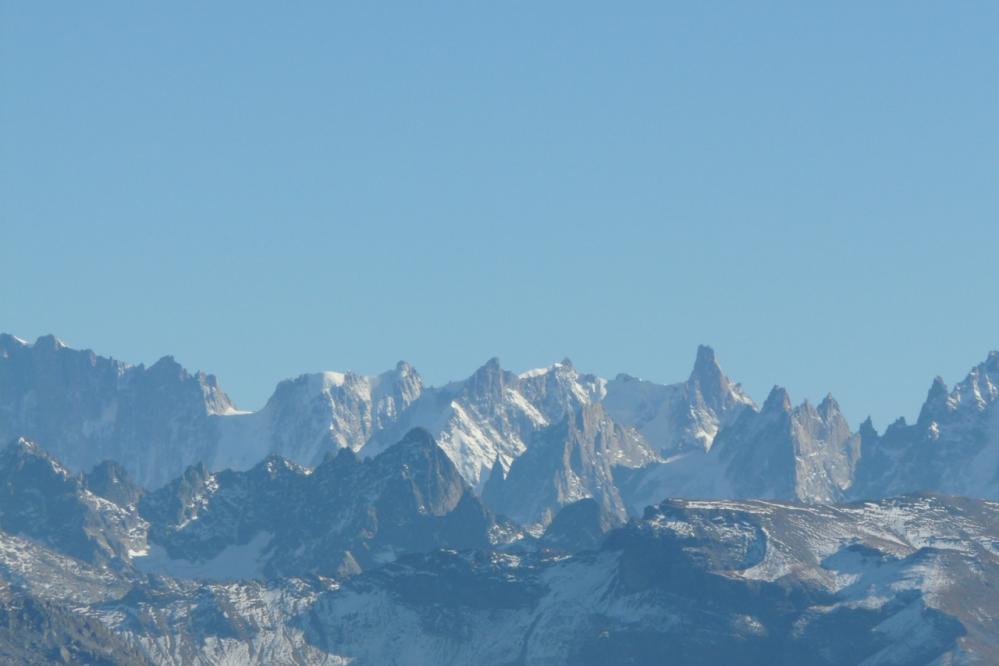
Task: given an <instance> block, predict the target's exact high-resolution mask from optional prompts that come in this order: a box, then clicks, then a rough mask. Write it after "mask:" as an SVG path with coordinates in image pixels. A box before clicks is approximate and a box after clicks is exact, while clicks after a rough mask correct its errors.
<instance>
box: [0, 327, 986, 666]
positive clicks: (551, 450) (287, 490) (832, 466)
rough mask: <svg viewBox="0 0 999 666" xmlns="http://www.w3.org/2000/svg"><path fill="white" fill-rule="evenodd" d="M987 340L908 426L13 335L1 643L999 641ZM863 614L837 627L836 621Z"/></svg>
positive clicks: (438, 653) (633, 653)
mask: <svg viewBox="0 0 999 666" xmlns="http://www.w3.org/2000/svg"><path fill="white" fill-rule="evenodd" d="M997 399H999V353H996V352H993V353H991V354H989V355H988V356H987V358H986V360H985V361H984V362H983V363H981V364H980V365H978V366H976V367H975V368H973V369H972V370H971V371H970V372H969V374H968V376H967V377H966V378H965V379H964V380H962V381H961V382H959V383H958V384H957V385H956V386H955V387H954V388H953V389H949V388H948V387H947V386H946V385H945V384H944V382H943V381H942V380H941V379H940V378H937V379H935V380H934V381H933V382H932V384H931V386H930V389H929V392H928V394H927V399H926V401H925V403H924V405H923V406H922V409H921V410H920V412H919V417H918V418H917V420H916V422H915V423H913V424H908V423H906V422H905V421H904V420H902V419H900V420H899V421H897V422H896V423H894V424H892V425H890V426H889V427H888V428H887V429H885V431H884V432H883V433H879V432H877V431H876V430H875V428H874V427H873V425H872V423H871V422H870V419H868V420H867V421H865V422H864V423H862V424H860V426H859V427H858V428H857V429H856V430H854V429H853V428H852V427H851V426H850V425H849V423H848V422H847V420H846V419H845V417H844V416H843V414H842V413H841V411H840V408H839V406H838V404H837V403H836V401H835V399H834V398H833V397H832V396H827V397H826V398H825V399H824V400H822V401H821V402H820V403H819V404H818V405H812V404H810V403H809V402H807V401H806V402H804V403H802V404H799V405H795V404H794V403H793V402H792V400H791V398H790V396H789V395H788V393H787V392H786V391H785V390H784V389H782V388H780V387H774V389H773V390H772V391H771V392H770V394H769V395H768V396H767V398H766V400H765V401H764V402H763V404H762V406H758V405H757V404H756V403H755V402H754V401H753V400H752V399H751V398H750V397H749V396H748V395H747V394H746V393H745V392H744V391H743V389H742V388H741V386H740V385H739V384H738V383H736V382H734V381H732V380H731V379H729V378H728V377H727V376H726V374H725V373H724V372H723V371H722V369H721V367H720V366H719V363H718V360H717V358H716V356H715V353H714V351H713V350H711V349H710V348H709V347H706V346H702V347H700V348H699V349H698V350H697V354H696V357H695V362H694V367H693V370H692V372H691V374H690V375H689V377H688V378H687V379H686V380H684V381H681V382H678V383H675V384H668V385H663V384H657V383H654V382H649V381H646V380H642V379H638V378H635V377H631V376H628V375H618V376H617V377H615V378H614V379H609V380H608V379H604V378H601V377H598V376H595V375H592V374H586V373H583V372H580V371H578V370H577V369H576V368H575V367H574V366H573V364H572V363H571V362H570V361H569V360H568V359H566V360H563V361H561V362H558V363H554V364H552V365H551V366H548V367H545V368H539V369H536V370H529V371H527V372H521V373H515V372H511V371H508V370H505V369H503V368H502V366H501V365H500V363H499V361H498V360H497V359H490V360H489V361H488V362H486V363H485V364H484V365H483V366H482V367H481V368H479V369H478V370H476V371H475V372H474V373H472V375H471V376H469V377H468V378H467V379H464V380H460V381H456V382H452V383H449V384H447V385H444V386H441V387H431V386H426V385H425V384H424V382H423V380H422V378H421V377H420V375H419V373H418V372H417V371H416V370H415V369H414V368H413V367H412V366H411V365H409V364H408V363H405V362H400V363H398V364H397V365H396V367H395V368H394V369H392V370H389V371H387V372H385V373H382V374H380V375H377V376H361V375H357V374H354V373H350V372H331V371H327V372H319V373H314V374H307V375H302V376H300V377H297V378H293V379H289V380H287V381H283V382H281V383H280V384H279V385H278V386H277V388H276V389H275V391H274V394H273V395H272V396H271V398H270V399H269V400H268V402H267V403H266V405H265V406H264V407H263V408H262V409H261V410H259V411H256V412H246V411H243V410H240V409H238V408H237V407H236V406H235V405H234V404H233V403H232V401H231V400H230V399H229V398H228V397H227V395H226V394H225V392H224V391H223V390H222V388H221V386H220V383H219V381H218V380H217V379H216V378H215V377H214V376H213V375H210V374H206V373H203V372H196V373H191V372H189V371H187V370H185V369H184V368H183V367H181V366H180V365H179V364H178V363H177V362H176V361H175V360H174V359H172V358H171V357H164V358H163V359H161V360H160V361H158V362H156V363H155V364H153V365H152V366H150V367H148V368H146V367H145V366H143V365H131V364H128V363H124V362H122V361H118V360H115V359H111V358H105V357H102V356H99V355H97V354H95V353H93V352H92V351H89V350H77V349H72V348H70V347H68V346H66V345H65V344H63V343H62V342H60V341H59V340H58V339H57V338H55V337H54V336H44V337H42V338H39V339H38V340H36V341H35V342H34V343H28V342H26V341H23V340H21V339H18V338H16V337H14V336H12V335H7V334H3V335H0V444H2V443H4V442H5V443H6V444H5V445H2V446H0V662H2V661H4V660H7V661H12V662H22V661H23V662H27V663H36V662H37V663H65V662H67V661H69V662H73V661H78V662H85V663H109V664H111V663H177V664H188V663H205V664H210V663H303V664H312V663H325V664H345V663H358V664H380V663H398V664H423V663H452V664H465V663H472V662H478V663H483V664H494V663H495V664H542V663H659V662H660V660H661V657H662V654H663V650H664V646H669V651H670V654H675V655H677V656H678V658H679V659H680V660H681V661H683V663H719V662H726V663H761V664H762V663H787V664H792V663H793V664H798V663H821V664H840V663H868V664H889V663H898V664H907V663H938V664H950V663H989V662H993V661H996V660H999V641H996V639H995V638H994V637H995V636H997V635H999V626H997V623H999V601H997V600H999V595H996V594H994V589H995V588H994V586H995V585H996V584H997V583H999V545H997V544H999V531H997V530H999V522H997V520H996V519H997V518H999V504H996V503H994V502H992V501H991V500H996V499H999V407H996V403H997V402H999V400H997ZM844 635H849V636H850V640H847V641H844V640H842V636H844Z"/></svg>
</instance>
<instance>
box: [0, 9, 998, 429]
mask: <svg viewBox="0 0 999 666" xmlns="http://www.w3.org/2000/svg"><path fill="white" fill-rule="evenodd" d="M375 5H377V7H376V6H375ZM996 35H999V3H994V2H974V3H972V2H937V3H922V2H904V3H903V2H898V3H891V2H878V3H866V2H853V3H824V4H822V5H821V6H820V5H819V3H802V2H788V3H722V2H706V3H699V2H698V3H682V4H681V3H663V2H649V3H638V2H635V3H601V4H590V3H580V2H565V3H558V2H544V3H536V2H529V3H528V2H523V3H520V2H503V3H495V2H491V3H484V2H483V3H476V2H454V3H436V2H429V3H422V2H421V3H411V2H406V3H368V2H358V3H332V2H295V3H281V4H275V3H263V2H260V3H247V2H170V3H136V2H62V3H50V2H13V1H9V0H0V330H5V331H8V332H11V333H14V334H17V335H20V336H21V337H29V338H34V337H36V336H38V335H40V334H44V333H49V332H52V333H55V334H56V335H58V336H59V337H61V338H63V339H64V340H66V341H67V342H68V343H69V344H71V345H73V346H77V347H90V348H93V349H94V350H95V351H97V352H99V353H103V354H109V355H113V356H115V357H116V358H122V359H125V360H129V361H133V362H145V363H150V362H153V361H155V360H156V359H157V358H158V357H159V356H161V355H163V354H167V353H170V354H173V355H174V356H176V357H177V359H178V360H179V361H180V362H181V363H183V364H184V365H186V366H187V367H188V368H190V369H198V368H200V369H204V370H206V371H209V372H214V373H215V374H217V375H219V377H220V378H221V381H222V385H223V387H224V388H226V390H227V391H228V392H229V393H230V395H232V396H233V398H234V399H235V400H236V402H237V403H238V404H239V405H240V406H243V407H247V408H255V407H259V406H260V405H262V404H263V402H264V401H265V400H266V398H267V396H268V395H269V394H270V392H271V391H272V389H273V386H274V384H275V383H276V382H277V381H278V380H280V379H282V378H284V377H288V376H292V375H295V374H298V373H300V372H305V371H315V370H322V369H340V370H343V369H353V370H355V371H358V372H377V371H380V370H383V369H386V368H389V367H391V366H392V365H393V364H394V363H395V361H397V360H398V359H407V360H409V361H410V362H412V363H413V364H414V365H416V367H417V368H418V369H419V370H420V371H421V372H422V373H423V374H424V376H425V377H426V378H427V380H428V381H430V382H431V383H440V382H443V381H445V380H448V379H454V378H459V377H463V376H466V375H468V374H469V373H470V372H471V371H473V370H474V369H475V368H476V367H478V366H479V365H480V364H481V363H482V362H484V361H485V360H486V359H487V358H489V357H490V356H494V355H496V356H499V357H500V358H501V360H502V362H503V365H504V366H505V367H508V368H510V369H513V370H523V369H527V368H530V367H534V366H539V365H546V364H548V363H551V362H552V361H555V360H558V359H561V358H562V357H565V356H569V357H571V358H572V359H573V361H574V362H575V364H576V366H577V367H579V368H581V369H584V370H588V371H592V372H596V373H600V374H603V375H606V376H613V375H614V374H616V373H618V372H629V373H631V374H636V375H639V376H642V377H646V378H648V379H654V380H659V381H675V380H680V379H683V378H684V377H686V375H687V373H688V372H689V369H690V366H691V364H692V363H693V359H694V354H695V348H696V345H697V344H698V343H700V342H705V343H709V344H711V345H713V346H714V347H715V349H716V350H717V352H718V354H719V357H720V360H721V362H722V366H723V367H724V368H725V369H726V371H727V372H728V373H729V374H730V375H731V376H732V377H733V378H735V379H737V380H739V381H742V382H743V384H744V386H745V387H746V388H747V389H748V390H749V391H750V393H751V395H753V396H754V397H755V398H756V399H757V400H758V401H762V400H763V398H765V396H766V393H767V391H768V390H769V389H770V387H771V385H773V384H775V383H780V384H782V385H784V386H786V387H787V388H788V390H789V391H790V392H791V395H792V398H793V399H794V400H795V401H800V400H802V399H804V398H809V399H811V400H813V401H817V400H819V399H821V398H822V397H823V396H824V395H825V393H826V392H829V391H831V392H832V393H833V394H834V395H835V396H836V397H837V398H838V399H839V401H840V403H841V405H842V406H843V408H844V410H845V411H846V413H847V416H848V417H849V418H850V420H851V422H852V423H853V424H854V425H856V424H857V423H858V422H859V420H860V419H862V418H863V417H864V416H865V415H866V414H868V413H871V414H873V415H874V417H875V423H876V425H877V426H878V427H879V428H883V427H884V426H885V425H886V423H887V422H888V421H890V420H892V419H894V418H895V417H896V416H898V415H906V416H908V417H912V416H913V415H914V414H915V413H916V411H917V410H918V407H919V404H920V403H921V402H922V400H923V398H924V396H925V394H926V390H927V389H928V388H929V386H930V382H931V380H932V378H933V376H934V375H936V374H940V375H943V377H944V378H945V379H946V380H947V382H948V383H953V382H954V381H955V380H958V379H960V378H961V377H963V376H964V374H965V372H966V371H967V370H968V368H969V367H970V366H971V365H973V364H975V363H977V362H979V361H981V360H983V359H984V358H985V356H986V353H987V352H988V350H990V349H993V348H997V347H999V307H997V305H996V293H997V287H999V44H997V41H996Z"/></svg>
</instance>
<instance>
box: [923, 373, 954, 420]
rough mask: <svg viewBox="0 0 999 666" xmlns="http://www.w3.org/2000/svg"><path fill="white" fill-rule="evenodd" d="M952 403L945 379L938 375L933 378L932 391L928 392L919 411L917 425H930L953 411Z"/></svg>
mask: <svg viewBox="0 0 999 666" xmlns="http://www.w3.org/2000/svg"><path fill="white" fill-rule="evenodd" d="M949 402H950V392H949V391H948V389H947V384H946V383H944V380H943V377H941V376H940V375H937V376H936V377H934V378H933V384H931V385H930V390H929V391H927V392H926V401H925V402H924V403H923V406H922V408H921V409H920V410H919V417H918V418H917V419H916V423H918V424H919V425H922V426H926V425H929V423H930V422H931V421H933V420H934V419H938V418H940V417H941V416H943V415H944V414H946V413H947V412H948V411H950V410H951V409H952V407H953V406H952V405H950V404H949Z"/></svg>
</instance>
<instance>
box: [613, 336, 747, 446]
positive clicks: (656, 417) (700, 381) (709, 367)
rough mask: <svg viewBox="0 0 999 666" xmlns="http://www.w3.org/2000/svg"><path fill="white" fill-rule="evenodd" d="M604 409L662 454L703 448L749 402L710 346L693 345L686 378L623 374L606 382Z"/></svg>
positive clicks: (732, 420)
mask: <svg viewBox="0 0 999 666" xmlns="http://www.w3.org/2000/svg"><path fill="white" fill-rule="evenodd" d="M603 404H604V409H606V410H607V413H608V414H609V415H610V416H611V418H613V419H614V420H615V421H616V422H617V423H619V424H621V425H624V426H633V427H634V428H636V429H637V430H638V431H639V432H640V433H642V435H643V436H644V437H645V440H646V441H647V442H648V443H649V445H651V446H652V447H653V448H654V449H656V450H657V451H660V452H661V453H663V454H664V455H667V456H669V455H673V454H676V453H682V452H685V451H691V450H695V451H696V450H701V451H707V450H709V449H710V448H711V445H712V444H713V443H714V440H715V437H716V436H717V434H718V431H719V429H721V428H722V427H724V426H726V425H729V424H731V423H732V422H734V421H735V420H736V419H737V418H738V417H739V415H740V414H742V413H743V412H744V411H745V410H747V409H754V408H755V406H754V404H753V401H752V400H751V399H750V398H749V396H747V395H746V394H745V393H743V391H742V387H741V386H740V385H739V384H736V383H734V382H732V381H731V380H730V379H729V378H728V377H726V376H725V373H724V372H722V370H721V367H720V366H719V365H718V360H717V359H716V357H715V352H714V350H713V349H711V348H710V347H706V346H704V345H701V346H700V347H698V348H697V360H696V361H695V362H694V369H693V371H691V373H690V377H689V378H688V379H687V381H686V382H683V383H680V384H669V385H662V384H655V383H653V382H648V381H644V380H641V379H636V378H635V377H631V376H629V375H618V376H617V378H615V379H614V380H612V381H610V382H607V389H606V396H605V397H604V399H603Z"/></svg>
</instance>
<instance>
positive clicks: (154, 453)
mask: <svg viewBox="0 0 999 666" xmlns="http://www.w3.org/2000/svg"><path fill="white" fill-rule="evenodd" d="M232 411H233V406H232V403H231V402H230V401H229V398H228V397H227V396H226V394H225V393H223V392H222V389H221V388H220V387H219V384H218V381H217V380H216V379H215V377H214V376H212V375H206V374H204V373H200V372H199V373H197V374H194V375H191V374H189V373H188V372H187V371H186V370H184V369H183V368H182V367H180V365H178V364H177V363H176V362H175V361H174V360H173V358H171V357H169V356H165V357H163V358H162V359H160V360H159V361H157V362H156V363H155V364H153V365H152V366H150V367H149V368H146V367H145V366H142V365H138V366H133V365H128V364H126V363H122V362H121V361H116V360H114V359H109V358H104V357H102V356H98V355H96V354H94V353H93V352H92V351H89V350H83V351H78V350H75V349H70V348H69V347H66V346H65V345H64V344H62V343H61V342H60V341H59V340H57V339H56V338H55V337H53V336H45V337H41V338H38V340H37V341H35V343H34V344H28V343H26V342H24V341H22V340H19V339H17V338H15V337H13V336H11V335H6V334H0V441H2V442H7V441H10V440H11V439H14V438H16V437H26V438H28V439H30V440H32V441H35V442H38V443H41V444H42V445H43V446H44V447H45V449H46V450H47V451H49V452H50V453H51V454H52V455H54V456H56V457H57V458H59V460H61V461H62V462H63V464H65V465H66V466H68V467H69V468H70V469H73V470H76V471H80V470H84V469H89V468H91V467H93V466H94V465H96V464H97V463H99V462H101V461H103V460H115V461H117V462H119V463H121V464H122V465H123V466H124V467H125V468H126V469H128V470H129V471H130V472H131V473H132V474H133V475H134V476H135V477H136V478H137V479H139V480H140V481H142V483H143V484H145V485H149V486H155V485H158V484H160V483H163V482H165V481H167V480H168V479H170V478H172V477H174V476H176V475H177V474H179V473H180V472H181V471H182V470H183V469H184V467H185V466H187V465H188V464H190V462H192V461H195V460H210V459H211V458H212V457H213V456H214V454H215V447H216V440H217V434H216V431H215V428H214V423H213V420H212V417H213V416H215V415H221V414H228V413H231V412H232Z"/></svg>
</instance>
